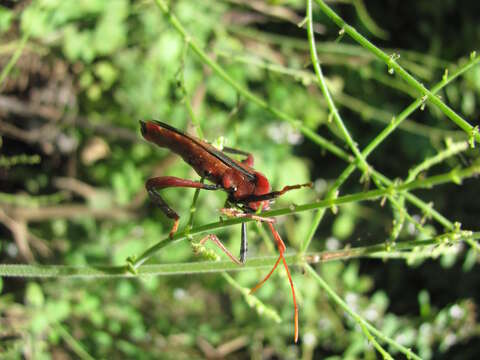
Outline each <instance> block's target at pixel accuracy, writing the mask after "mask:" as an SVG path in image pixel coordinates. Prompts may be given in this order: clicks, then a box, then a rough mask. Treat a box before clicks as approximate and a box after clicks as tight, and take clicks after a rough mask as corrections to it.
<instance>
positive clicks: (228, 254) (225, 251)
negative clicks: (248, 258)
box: [199, 234, 245, 265]
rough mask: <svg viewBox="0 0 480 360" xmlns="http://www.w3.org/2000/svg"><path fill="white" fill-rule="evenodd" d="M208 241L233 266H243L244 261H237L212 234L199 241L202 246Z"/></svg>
mask: <svg viewBox="0 0 480 360" xmlns="http://www.w3.org/2000/svg"><path fill="white" fill-rule="evenodd" d="M208 240H211V241H212V242H213V243H214V244H215V245H217V246H218V247H219V248H220V249H221V250H222V251H223V252H224V253H225V254H226V255H227V256H228V257H229V258H230V259H231V260H232V261H233V262H234V263H235V264H237V265H243V264H244V263H245V261H242V260H241V258H240V261H239V260H237V258H236V257H235V256H234V255H233V254H232V253H231V252H230V250H228V249H227V248H226V247H225V245H223V243H222V242H221V241H220V239H219V238H218V237H217V236H216V235H214V234H208V235H207V236H205V237H204V238H203V239H202V240H200V242H199V243H200V245H204V244H205V243H206V242H207V241H208Z"/></svg>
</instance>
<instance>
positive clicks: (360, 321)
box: [305, 264, 421, 360]
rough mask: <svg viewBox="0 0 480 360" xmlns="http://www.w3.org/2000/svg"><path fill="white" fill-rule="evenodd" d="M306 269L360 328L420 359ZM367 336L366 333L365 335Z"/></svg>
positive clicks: (413, 357) (308, 267) (408, 355)
mask: <svg viewBox="0 0 480 360" xmlns="http://www.w3.org/2000/svg"><path fill="white" fill-rule="evenodd" d="M305 268H306V270H307V271H308V272H309V273H310V274H311V275H312V276H313V278H314V279H315V280H316V281H317V282H318V284H319V285H320V287H321V288H322V289H323V290H325V292H326V293H327V294H328V295H329V296H330V297H331V298H332V299H333V300H334V301H335V302H336V303H337V304H338V305H339V306H340V307H341V308H342V309H343V310H344V311H345V312H347V313H348V314H349V315H350V316H351V317H352V318H353V320H355V322H357V323H358V324H359V325H360V326H361V327H362V328H366V329H367V330H368V331H369V332H371V333H372V334H373V335H375V336H376V337H377V338H379V339H380V340H382V341H384V342H385V343H387V344H389V345H390V346H392V347H393V348H395V349H397V350H398V351H400V352H402V353H403V354H405V355H406V356H407V358H408V359H416V360H421V358H420V357H419V356H418V355H416V354H414V353H413V352H412V351H411V350H410V349H408V348H406V347H405V346H403V345H401V344H399V343H397V342H396V341H395V340H393V339H391V338H390V337H388V336H386V335H384V334H383V333H382V332H381V331H379V330H377V329H376V328H375V327H374V326H373V325H371V324H370V323H368V322H367V321H365V320H364V319H363V318H362V317H361V316H360V315H358V314H357V313H356V312H355V311H353V310H352V308H350V306H348V304H347V303H346V302H345V301H343V300H342V298H341V297H340V296H338V295H337V293H335V291H333V289H332V288H331V287H330V286H329V285H328V284H327V282H326V281H325V280H323V279H322V277H320V275H318V274H317V272H316V271H315V270H314V269H313V268H312V267H311V266H310V265H308V264H307V265H306V266H305ZM367 337H368V335H367Z"/></svg>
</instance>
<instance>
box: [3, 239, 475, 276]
mask: <svg viewBox="0 0 480 360" xmlns="http://www.w3.org/2000/svg"><path fill="white" fill-rule="evenodd" d="M479 239H480V232H475V233H471V232H467V231H459V232H450V233H445V234H442V235H439V236H436V237H433V238H429V239H421V240H418V239H414V240H408V241H402V242H396V243H395V244H388V245H386V244H385V243H380V244H378V245H369V246H362V247H355V248H350V247H347V248H345V249H342V250H335V251H322V252H317V253H307V254H303V255H302V254H297V253H293V254H292V253H289V254H286V255H285V259H286V260H287V262H288V264H289V265H290V266H293V265H298V266H303V265H304V264H305V263H318V262H321V263H323V262H330V261H339V260H347V259H354V258H361V257H378V256H379V255H378V254H385V253H386V254H391V255H395V254H408V252H406V251H407V250H410V249H413V248H426V247H429V246H435V245H439V244H443V243H451V242H452V241H453V242H458V241H470V242H473V243H475V244H476V242H475V241H476V240H479ZM163 242H166V241H163ZM477 246H478V245H477ZM388 257H389V256H388V255H386V256H385V258H388ZM392 257H393V256H392ZM397 257H400V256H398V255H397ZM277 258H278V256H277V255H275V256H266V257H254V258H250V259H249V260H248V262H247V263H246V264H245V265H243V266H239V265H237V264H234V263H233V262H232V261H230V260H222V261H201V262H191V263H175V264H155V265H143V266H141V267H140V268H138V270H137V273H136V274H134V273H132V272H130V271H128V270H127V268H126V266H125V265H121V266H92V265H90V266H65V265H17V264H0V276H6V277H28V278H59V277H69V278H98V277H135V276H154V275H155V276H166V275H186V274H202V273H216V272H224V271H247V270H253V269H266V268H270V267H271V266H272V265H273V264H274V263H275V261H276V260H277Z"/></svg>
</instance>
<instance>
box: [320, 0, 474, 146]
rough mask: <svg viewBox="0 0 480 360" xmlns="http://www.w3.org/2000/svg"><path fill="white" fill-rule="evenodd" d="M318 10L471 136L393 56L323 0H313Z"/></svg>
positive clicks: (469, 129)
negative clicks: (347, 21) (363, 34)
mask: <svg viewBox="0 0 480 360" xmlns="http://www.w3.org/2000/svg"><path fill="white" fill-rule="evenodd" d="M315 2H316V3H317V5H318V6H319V7H320V10H321V11H322V12H323V13H324V14H325V15H326V16H327V17H329V18H330V19H331V20H332V21H333V22H334V23H335V24H337V25H338V26H339V27H340V29H341V31H342V32H345V33H346V34H348V35H350V37H351V38H352V39H354V40H355V41H356V42H358V43H359V44H360V45H361V46H363V47H364V48H366V49H367V50H369V51H370V52H371V53H372V54H373V55H375V56H376V57H377V58H378V59H380V60H381V61H383V62H384V63H385V64H387V66H388V68H389V71H394V72H395V73H397V74H398V76H400V77H401V78H402V79H403V80H404V81H405V82H406V83H407V84H409V85H410V86H411V87H412V88H414V89H416V90H417V91H418V92H419V93H420V94H421V96H422V97H423V98H422V101H426V100H428V101H430V102H431V103H432V104H434V105H435V106H437V107H438V108H439V109H440V110H441V111H442V112H443V113H444V114H445V116H447V117H448V118H449V119H450V120H452V121H453V122H454V123H455V124H456V125H457V126H458V127H460V128H461V129H463V130H464V131H465V132H466V133H467V134H468V135H469V136H471V135H472V130H473V126H472V125H470V124H469V123H468V122H467V121H465V120H464V119H463V118H462V117H461V116H459V115H458V114H457V113H456V112H455V111H453V110H452V109H451V108H450V107H448V106H447V105H446V104H445V103H444V102H443V101H441V100H440V99H439V98H438V97H437V96H435V95H434V94H433V92H431V91H430V90H428V89H427V88H426V87H425V86H424V85H423V84H421V83H420V82H418V81H417V80H416V79H415V78H414V77H413V76H412V75H410V74H409V73H408V72H407V71H406V70H405V69H403V68H402V67H401V66H400V65H399V64H398V63H397V61H396V59H395V56H393V55H392V56H389V55H387V54H386V53H384V52H383V51H382V50H380V49H379V48H378V47H376V46H375V45H374V44H373V43H371V42H370V41H368V40H367V39H366V38H365V37H364V36H362V35H361V34H360V33H359V32H358V31H357V30H356V29H355V28H354V27H352V26H350V25H348V24H347V23H346V22H345V21H344V20H343V19H342V18H341V17H340V16H338V15H337V14H336V13H335V12H334V11H333V10H332V9H331V8H330V7H329V6H328V5H327V4H326V3H325V2H324V1H323V0H315ZM473 136H474V137H475V141H477V142H480V134H479V133H475V134H473Z"/></svg>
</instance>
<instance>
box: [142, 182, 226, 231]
mask: <svg viewBox="0 0 480 360" xmlns="http://www.w3.org/2000/svg"><path fill="white" fill-rule="evenodd" d="M170 187H186V188H195V189H203V190H218V189H219V188H220V187H219V186H218V185H209V184H204V183H201V182H198V181H192V180H186V179H180V178H177V177H174V176H161V177H155V178H151V179H148V180H147V182H146V184H145V188H146V189H147V193H148V195H149V197H150V199H151V200H152V201H153V202H154V203H155V204H156V205H157V206H158V207H159V208H160V210H161V211H162V212H163V213H164V214H165V215H166V216H167V217H168V218H170V219H173V220H174V223H173V226H172V229H171V230H170V234H169V235H170V237H173V235H174V234H175V233H176V232H177V230H178V224H179V222H180V216H178V214H177V213H176V212H175V210H173V209H172V208H171V207H170V206H169V205H168V204H167V202H166V201H165V200H164V199H163V198H162V196H161V195H160V193H159V190H162V189H165V188H170Z"/></svg>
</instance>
